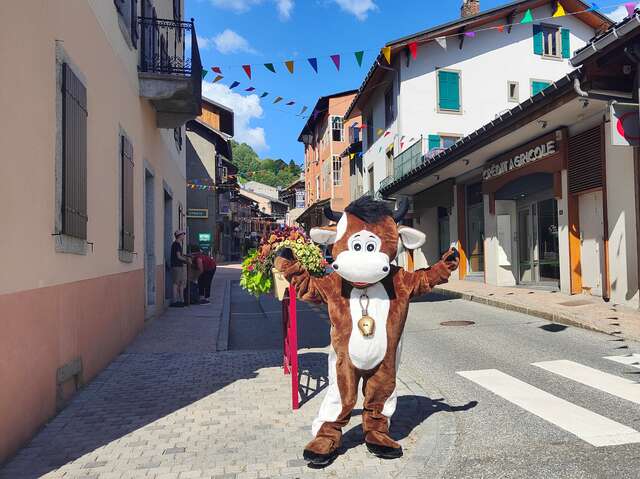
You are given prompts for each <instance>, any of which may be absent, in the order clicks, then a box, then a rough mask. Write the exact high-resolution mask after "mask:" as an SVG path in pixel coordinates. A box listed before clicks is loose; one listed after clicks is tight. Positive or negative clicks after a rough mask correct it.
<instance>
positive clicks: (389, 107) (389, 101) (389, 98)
mask: <svg viewBox="0 0 640 479" xmlns="http://www.w3.org/2000/svg"><path fill="white" fill-rule="evenodd" d="M393 120H395V114H394V108H393V88H389V89H388V90H387V91H386V92H385V94H384V127H385V128H389V125H391V123H393Z"/></svg>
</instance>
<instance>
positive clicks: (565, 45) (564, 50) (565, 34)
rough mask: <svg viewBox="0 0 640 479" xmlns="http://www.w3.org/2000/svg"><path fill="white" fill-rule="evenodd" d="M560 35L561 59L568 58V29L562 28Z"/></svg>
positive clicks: (569, 45) (569, 52) (569, 46)
mask: <svg viewBox="0 0 640 479" xmlns="http://www.w3.org/2000/svg"><path fill="white" fill-rule="evenodd" d="M560 33H561V34H562V58H569V57H570V56H571V41H570V40H569V37H570V36H569V29H568V28H563V29H562V30H561V31H560Z"/></svg>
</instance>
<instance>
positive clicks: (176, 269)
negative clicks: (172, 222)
mask: <svg viewBox="0 0 640 479" xmlns="http://www.w3.org/2000/svg"><path fill="white" fill-rule="evenodd" d="M184 236H185V232H184V231H182V230H177V231H176V232H175V233H174V234H173V237H174V240H173V243H172V244H171V279H172V280H173V303H171V305H170V306H171V307H173V308H179V307H182V306H186V305H187V303H186V302H185V298H184V288H185V285H186V283H187V268H186V264H187V257H186V256H184V254H183V253H182V251H183V250H182V240H183V239H184Z"/></svg>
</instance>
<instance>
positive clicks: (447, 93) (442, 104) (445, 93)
mask: <svg viewBox="0 0 640 479" xmlns="http://www.w3.org/2000/svg"><path fill="white" fill-rule="evenodd" d="M438 110H439V111H442V112H459V111H460V72H458V71H452V70H438Z"/></svg>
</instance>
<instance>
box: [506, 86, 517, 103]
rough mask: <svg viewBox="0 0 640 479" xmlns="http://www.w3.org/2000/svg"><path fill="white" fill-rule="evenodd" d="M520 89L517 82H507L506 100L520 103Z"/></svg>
mask: <svg viewBox="0 0 640 479" xmlns="http://www.w3.org/2000/svg"><path fill="white" fill-rule="evenodd" d="M519 90H520V88H519V86H518V82H517V81H508V82H507V99H508V101H510V102H515V103H520V91H519Z"/></svg>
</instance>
